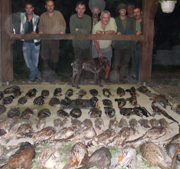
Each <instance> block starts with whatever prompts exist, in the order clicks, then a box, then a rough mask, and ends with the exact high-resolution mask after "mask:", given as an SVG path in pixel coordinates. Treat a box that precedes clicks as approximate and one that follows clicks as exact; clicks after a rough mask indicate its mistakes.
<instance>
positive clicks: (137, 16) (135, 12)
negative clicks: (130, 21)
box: [134, 8, 141, 19]
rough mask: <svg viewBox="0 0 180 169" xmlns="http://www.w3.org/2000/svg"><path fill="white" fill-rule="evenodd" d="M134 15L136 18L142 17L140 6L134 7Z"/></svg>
mask: <svg viewBox="0 0 180 169" xmlns="http://www.w3.org/2000/svg"><path fill="white" fill-rule="evenodd" d="M134 17H135V18H136V19H140V18H141V10H140V9H139V8H136V9H134Z"/></svg>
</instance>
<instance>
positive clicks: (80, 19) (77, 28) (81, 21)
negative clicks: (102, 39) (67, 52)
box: [69, 1, 91, 58]
mask: <svg viewBox="0 0 180 169" xmlns="http://www.w3.org/2000/svg"><path fill="white" fill-rule="evenodd" d="M85 11H86V5H85V3H84V2H83V1H79V2H77V4H76V14H74V15H72V16H71V18H70V23H69V25H70V32H71V33H72V34H89V33H90V32H91V17H90V16H88V15H86V14H84V12H85ZM73 48H74V54H75V57H76V58H77V57H89V53H90V40H73Z"/></svg>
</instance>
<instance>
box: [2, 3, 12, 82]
mask: <svg viewBox="0 0 180 169" xmlns="http://www.w3.org/2000/svg"><path fill="white" fill-rule="evenodd" d="M0 10H1V33H2V34H1V42H2V43H1V58H0V59H1V76H2V81H3V82H7V81H12V80H13V57H12V43H11V39H10V32H11V27H12V24H11V0H0Z"/></svg>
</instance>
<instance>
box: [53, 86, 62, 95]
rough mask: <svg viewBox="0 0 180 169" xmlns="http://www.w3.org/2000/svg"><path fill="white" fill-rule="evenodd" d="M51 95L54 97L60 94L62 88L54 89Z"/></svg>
mask: <svg viewBox="0 0 180 169" xmlns="http://www.w3.org/2000/svg"><path fill="white" fill-rule="evenodd" d="M53 96H54V97H57V96H62V89H61V88H56V89H54V92H53Z"/></svg>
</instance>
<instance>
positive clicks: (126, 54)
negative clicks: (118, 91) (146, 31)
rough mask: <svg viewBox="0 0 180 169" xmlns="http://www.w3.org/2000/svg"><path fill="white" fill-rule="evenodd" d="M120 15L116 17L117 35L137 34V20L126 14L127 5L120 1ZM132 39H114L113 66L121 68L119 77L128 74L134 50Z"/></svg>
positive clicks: (121, 77) (117, 68)
mask: <svg viewBox="0 0 180 169" xmlns="http://www.w3.org/2000/svg"><path fill="white" fill-rule="evenodd" d="M117 10H118V12H119V16H118V17H117V18H116V19H115V20H116V24H117V35H119V36H121V35H135V34H136V22H135V20H134V18H129V17H128V16H127V15H126V11H127V5H126V4H124V3H120V4H119V5H118V8H117ZM133 44H134V43H133V42H131V41H113V47H114V64H113V68H114V69H116V70H119V76H120V77H119V79H121V80H122V79H123V78H124V77H125V76H127V72H128V66H129V62H130V58H131V55H132V50H133Z"/></svg>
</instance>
